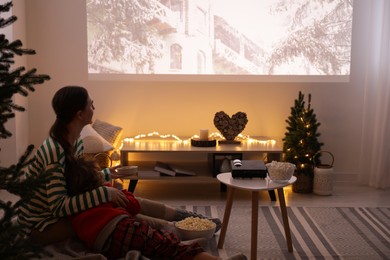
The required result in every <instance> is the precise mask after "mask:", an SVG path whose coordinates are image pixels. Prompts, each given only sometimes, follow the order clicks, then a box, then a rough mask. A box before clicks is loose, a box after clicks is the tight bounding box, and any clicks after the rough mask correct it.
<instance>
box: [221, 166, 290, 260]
mask: <svg viewBox="0 0 390 260" xmlns="http://www.w3.org/2000/svg"><path fill="white" fill-rule="evenodd" d="M217 178H218V180H219V181H220V182H221V183H223V184H225V185H226V186H227V188H228V195H227V196H228V197H227V201H226V206H225V213H224V215H223V221H222V228H221V233H220V236H219V241H218V248H220V249H221V248H222V247H223V244H224V242H225V236H226V230H227V226H228V223H229V218H230V212H231V209H232V205H233V198H234V192H235V190H236V189H241V190H247V191H251V192H252V228H251V259H256V258H257V228H258V214H259V212H258V210H259V191H264V190H268V191H269V190H277V191H278V197H279V205H280V210H281V213H282V218H283V226H284V232H285V235H286V242H287V248H288V251H289V252H292V251H293V247H292V240H291V233H290V227H289V224H288V216H287V208H286V201H285V198H284V192H283V188H284V187H286V186H288V185H290V184H292V183H294V182H295V181H296V180H297V178H296V177H295V176H293V177H291V179H290V180H289V181H288V182H285V183H276V182H273V181H271V180H269V179H268V178H266V179H260V178H252V179H237V178H236V179H234V178H232V174H231V173H230V172H227V173H221V174H218V175H217Z"/></svg>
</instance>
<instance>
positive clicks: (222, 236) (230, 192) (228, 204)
mask: <svg viewBox="0 0 390 260" xmlns="http://www.w3.org/2000/svg"><path fill="white" fill-rule="evenodd" d="M234 191H235V189H234V188H232V187H229V186H228V187H227V192H228V193H227V195H228V197H227V201H226V205H225V213H224V214H223V220H222V227H221V233H220V235H219V240H218V248H219V249H221V248H222V247H223V243H224V242H225V236H226V230H227V226H228V223H229V218H230V212H231V211H232V205H233V195H234Z"/></svg>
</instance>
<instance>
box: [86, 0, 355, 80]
mask: <svg viewBox="0 0 390 260" xmlns="http://www.w3.org/2000/svg"><path fill="white" fill-rule="evenodd" d="M86 3H87V23H88V24H87V25H88V72H89V73H91V74H101V73H104V74H143V75H144V74H147V75H151V74H153V75H158V74H187V75H220V74H221V75H349V73H350V60H351V33H352V0H333V1H329V0H321V1H320V0H317V1H313V0H288V1H287V0H240V1H237V0H143V1H140V0H109V1H100V0H87V1H86Z"/></svg>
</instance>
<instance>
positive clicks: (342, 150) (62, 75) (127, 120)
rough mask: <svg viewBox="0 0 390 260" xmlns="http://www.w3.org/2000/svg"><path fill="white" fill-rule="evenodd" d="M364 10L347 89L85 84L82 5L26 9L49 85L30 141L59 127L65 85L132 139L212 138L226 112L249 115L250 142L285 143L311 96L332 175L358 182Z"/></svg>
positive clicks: (57, 0)
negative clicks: (84, 91) (206, 134)
mask: <svg viewBox="0 0 390 260" xmlns="http://www.w3.org/2000/svg"><path fill="white" fill-rule="evenodd" d="M364 2H365V1H362V0H360V1H354V3H355V11H354V15H355V21H354V22H355V23H356V24H355V28H354V31H353V38H354V40H353V41H354V46H353V53H352V60H353V66H352V79H351V82H349V83H204V82H198V83H195V82H184V83H183V82H125V81H122V82H118V81H91V80H88V76H87V56H86V51H87V39H86V37H87V36H86V27H85V25H86V16H85V1H79V0H67V1H63V0H34V1H27V4H26V10H27V37H28V47H30V48H33V49H35V50H36V51H37V55H35V56H32V57H30V58H29V59H28V62H29V65H30V66H32V67H36V68H38V72H40V73H45V74H49V75H50V76H51V77H52V79H51V80H50V81H49V82H47V83H46V84H44V85H43V86H38V88H37V91H36V92H35V93H33V94H32V95H31V97H30V98H29V110H30V113H29V119H30V121H29V127H30V129H29V130H30V132H29V134H30V135H29V137H30V139H29V140H30V142H31V143H33V144H35V145H39V144H40V143H41V142H42V140H43V139H44V138H45V137H46V136H47V133H48V130H49V128H50V126H51V123H52V122H53V120H54V114H53V112H52V109H51V104H50V101H51V98H52V96H53V94H54V92H55V91H56V90H58V89H59V88H60V87H62V86H64V85H68V84H76V85H82V86H85V87H87V88H88V90H89V92H90V95H91V96H92V98H93V99H94V101H95V106H96V112H95V118H99V119H102V120H106V121H109V122H112V123H114V124H118V125H121V126H122V127H123V128H124V136H128V137H131V136H134V135H136V134H140V133H148V132H152V131H159V132H160V133H165V134H168V133H174V134H176V135H187V136H191V135H193V134H197V133H198V131H199V129H200V128H209V129H211V130H215V127H214V125H213V118H214V114H215V113H216V112H218V111H220V110H223V111H225V112H226V113H228V114H230V115H231V114H234V113H235V112H237V111H244V112H246V113H247V115H248V119H249V122H248V125H247V127H246V129H245V130H244V133H245V134H249V135H252V136H254V135H262V136H269V137H271V138H275V139H277V140H281V139H282V138H283V136H284V133H285V131H286V123H285V120H286V119H287V117H288V116H289V114H290V108H291V106H293V104H294V100H295V99H296V98H297V96H298V92H299V91H300V90H301V91H303V93H304V94H306V95H307V94H308V93H311V94H312V107H313V108H314V110H315V113H316V114H317V119H318V121H319V122H320V123H321V126H320V127H319V131H320V133H321V137H320V141H322V142H324V143H325V146H324V147H323V149H324V150H328V151H331V152H332V153H333V154H334V156H335V172H336V173H337V175H338V176H343V175H342V174H345V175H349V174H356V173H357V172H358V170H359V169H357V167H358V164H357V162H356V158H357V155H358V153H359V151H360V144H361V142H360V140H361V129H362V127H361V121H362V100H363V96H362V95H363V83H364V70H363V69H364V46H365V43H366V37H365V35H366V33H367V30H366V29H365V28H364V25H365V20H364V19H365V17H364V14H365V12H364V11H365V6H364V5H365V3H364ZM280 145H281V144H280Z"/></svg>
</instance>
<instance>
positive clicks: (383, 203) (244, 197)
mask: <svg viewBox="0 0 390 260" xmlns="http://www.w3.org/2000/svg"><path fill="white" fill-rule="evenodd" d="M184 178H185V177H184ZM134 194H135V195H136V196H139V197H144V198H149V199H153V200H159V201H162V202H165V203H168V204H171V205H185V204H187V205H208V204H211V203H212V204H213V205H224V203H225V201H226V192H221V191H220V184H219V183H218V182H217V181H213V182H211V183H210V182H198V183H189V182H185V181H175V182H169V181H167V180H163V181H155V180H140V181H139V182H138V184H137V187H136V190H135V192H134ZM389 197H390V189H387V190H379V189H374V188H370V187H366V186H360V185H357V184H348V183H335V184H334V185H333V193H332V195H330V196H319V195H315V194H312V193H310V194H303V193H295V192H293V191H292V189H291V186H290V187H287V188H285V198H286V203H287V206H316V207H326V206H328V207H331V206H340V207H390V200H389ZM250 198H251V195H250V192H247V191H237V192H236V193H235V200H234V204H233V206H234V205H235V204H237V203H242V204H248V206H249V205H250ZM259 203H260V205H275V203H277V202H272V201H271V200H270V198H269V196H268V193H267V192H261V194H260V202H259Z"/></svg>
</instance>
